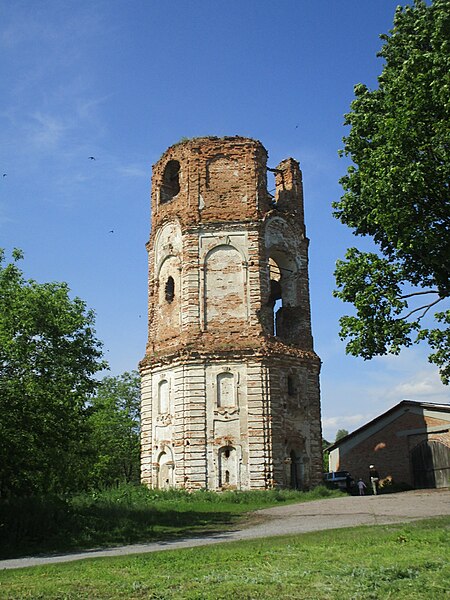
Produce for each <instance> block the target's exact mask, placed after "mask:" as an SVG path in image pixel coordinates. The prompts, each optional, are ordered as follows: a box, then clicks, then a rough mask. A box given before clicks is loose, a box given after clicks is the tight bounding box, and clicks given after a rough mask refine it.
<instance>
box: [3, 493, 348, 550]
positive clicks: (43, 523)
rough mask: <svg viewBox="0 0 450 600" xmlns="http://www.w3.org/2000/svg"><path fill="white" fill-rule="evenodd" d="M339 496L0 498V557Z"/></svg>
mask: <svg viewBox="0 0 450 600" xmlns="http://www.w3.org/2000/svg"><path fill="white" fill-rule="evenodd" d="M336 495H340V492H337V491H331V490H328V489H326V488H325V487H318V488H315V489H314V490H313V491H311V492H298V491H294V490H268V491H227V492H223V493H217V492H210V491H206V490H200V491H197V492H193V493H189V492H186V491H184V490H175V489H172V490H165V491H162V490H149V489H148V488H146V487H144V486H135V485H131V484H128V485H125V484H124V485H121V486H119V487H115V488H109V489H104V490H100V491H95V492H91V493H83V494H77V495H74V496H71V497H65V498H62V497H55V496H46V497H31V498H19V499H10V500H1V501H0V557H1V558H7V557H14V556H24V555H27V554H30V553H36V552H41V553H42V552H44V553H45V552H61V551H69V550H77V549H83V548H93V547H98V546H112V545H120V544H130V543H134V542H148V541H155V540H161V539H170V538H176V537H182V536H183V537H185V536H189V535H194V534H198V533H201V532H205V533H206V532H209V533H211V532H213V531H218V530H221V529H224V528H226V527H229V526H230V525H232V524H233V523H235V522H236V520H237V519H238V518H239V516H240V515H242V514H243V513H244V512H248V511H251V510H255V509H258V508H262V507H267V506H273V505H275V504H278V503H281V502H283V503H292V502H304V501H308V500H314V499H318V498H324V497H333V496H336Z"/></svg>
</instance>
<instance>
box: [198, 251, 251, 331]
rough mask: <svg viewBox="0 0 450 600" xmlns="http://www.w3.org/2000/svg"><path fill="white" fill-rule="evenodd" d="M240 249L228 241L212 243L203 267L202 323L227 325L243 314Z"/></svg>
mask: <svg viewBox="0 0 450 600" xmlns="http://www.w3.org/2000/svg"><path fill="white" fill-rule="evenodd" d="M242 263H243V260H242V256H241V254H240V252H239V251H238V250H237V249H236V248H235V247H234V246H231V245H221V246H216V247H215V248H213V249H212V250H210V252H209V253H208V254H207V255H206V259H205V268H204V273H205V275H204V278H205V279H204V307H205V326H206V327H207V328H210V327H214V326H215V325H219V326H220V325H222V326H223V325H224V324H227V326H229V324H230V323H236V321H241V322H242V321H244V320H245V319H246V317H247V304H246V281H245V272H244V268H243V264H242Z"/></svg>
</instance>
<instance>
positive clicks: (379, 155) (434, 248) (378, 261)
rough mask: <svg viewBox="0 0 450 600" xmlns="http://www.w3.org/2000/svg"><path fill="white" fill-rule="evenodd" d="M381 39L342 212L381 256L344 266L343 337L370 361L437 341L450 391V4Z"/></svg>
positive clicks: (361, 101) (418, 6)
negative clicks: (347, 306) (379, 67)
mask: <svg viewBox="0 0 450 600" xmlns="http://www.w3.org/2000/svg"><path fill="white" fill-rule="evenodd" d="M380 37H381V39H382V40H383V41H384V45H383V47H382V49H381V51H380V53H379V56H380V57H382V58H383V59H384V67H383V71H382V73H381V75H380V77H379V78H378V82H379V86H378V89H375V90H369V89H368V88H367V87H366V86H365V85H363V84H359V85H357V86H356V87H355V100H354V101H353V102H352V104H351V111H350V112H349V113H348V114H347V115H346V118H345V123H346V124H347V125H350V127H351V130H350V133H349V135H348V136H347V137H345V138H344V145H345V146H344V149H343V151H342V154H345V155H347V156H349V157H350V158H351V160H352V162H353V164H352V165H351V166H349V168H348V170H347V174H346V175H345V176H344V177H343V178H342V179H341V184H342V186H343V189H344V195H343V196H342V198H341V199H340V201H338V202H335V203H333V207H334V209H335V213H334V214H335V216H336V217H337V218H338V219H339V220H340V221H341V222H342V223H344V224H346V225H348V226H349V227H351V228H352V229H353V231H354V233H355V234H356V235H360V236H370V237H371V238H372V239H373V241H374V242H375V244H376V246H377V248H378V253H377V252H362V251H360V250H358V249H356V248H350V249H349V250H348V251H347V254H346V257H345V260H339V261H338V262H337V266H336V272H335V276H336V283H337V287H338V289H337V290H336V291H335V295H336V296H337V297H339V298H341V299H342V300H344V301H346V302H350V303H352V304H353V305H354V306H355V308H356V315H354V316H344V317H342V319H341V332H340V335H341V337H342V339H348V340H349V341H348V344H347V352H349V353H350V354H353V355H355V356H358V355H359V356H362V357H363V358H365V359H370V358H372V357H373V356H376V355H382V354H386V353H394V354H397V353H398V352H399V351H400V349H401V347H403V346H409V345H411V344H413V343H416V342H419V341H420V340H427V341H428V343H429V345H430V347H431V349H432V350H433V352H432V353H431V354H430V356H429V360H430V362H433V363H435V364H436V365H437V366H438V367H439V369H440V374H441V378H442V381H443V382H444V383H448V382H449V378H450V311H449V310H448V298H449V296H450V203H449V175H450V125H449V123H450V1H449V0H434V2H433V3H432V4H431V5H427V4H426V3H425V2H423V1H421V0H417V1H416V2H415V4H414V6H407V7H405V8H401V7H399V8H398V9H397V11H396V13H395V18H394V27H393V29H392V31H391V32H390V34H389V35H382V36H380ZM438 304H440V312H438V313H436V314H435V315H434V318H433V311H432V308H433V307H434V306H436V305H438ZM441 307H442V309H443V310H441ZM429 322H431V326H430V327H428V326H427V325H428V323H429Z"/></svg>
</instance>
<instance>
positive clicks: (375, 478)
mask: <svg viewBox="0 0 450 600" xmlns="http://www.w3.org/2000/svg"><path fill="white" fill-rule="evenodd" d="M369 476H370V483H371V484H372V491H373V494H374V496H376V495H377V494H378V482H379V480H380V476H379V475H378V471H377V470H376V469H375V467H374V465H370V467H369Z"/></svg>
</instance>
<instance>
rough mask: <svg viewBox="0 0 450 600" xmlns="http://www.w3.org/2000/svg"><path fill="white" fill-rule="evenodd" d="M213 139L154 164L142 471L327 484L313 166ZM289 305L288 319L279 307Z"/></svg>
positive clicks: (254, 482)
mask: <svg viewBox="0 0 450 600" xmlns="http://www.w3.org/2000/svg"><path fill="white" fill-rule="evenodd" d="M266 162H267V153H266V151H265V149H264V147H263V146H262V145H261V144H260V142H258V141H255V140H250V139H247V138H241V137H233V138H221V139H219V138H199V139H194V140H190V141H186V142H182V143H180V144H176V145H175V146H172V147H171V148H169V149H168V150H167V151H166V152H165V153H164V154H163V156H162V157H161V159H160V160H159V161H158V163H157V164H156V165H154V168H153V178H152V233H151V236H150V241H149V243H148V244H147V250H148V255H149V324H148V344H147V350H146V355H145V357H144V359H143V360H142V362H141V374H142V381H143V387H142V479H143V481H144V482H146V483H148V484H149V485H151V486H153V487H165V486H168V485H175V486H179V487H186V488H188V489H195V488H204V487H206V488H209V489H226V488H235V487H237V488H243V489H249V488H253V489H266V488H269V487H273V486H289V485H294V486H298V487H302V488H307V487H310V486H313V485H315V484H317V483H319V482H320V480H321V470H322V467H321V464H322V463H321V428H320V393H319V371H320V360H319V358H318V357H317V355H316V354H315V353H314V350H313V342H312V335H311V323H310V306H309V284H308V240H307V238H306V236H305V227H304V222H303V191H302V178H301V171H300V169H299V165H298V163H297V162H296V161H295V160H293V159H287V160H285V161H283V162H282V163H281V164H280V165H279V166H278V167H277V170H276V174H275V182H276V192H275V198H274V199H273V198H272V197H271V196H270V194H269V193H268V192H267V177H266V171H267V166H266ZM280 303H282V306H281V307H280V308H279V310H278V312H277V314H276V315H274V312H275V311H274V306H275V307H276V308H277V307H278V304H280Z"/></svg>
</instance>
